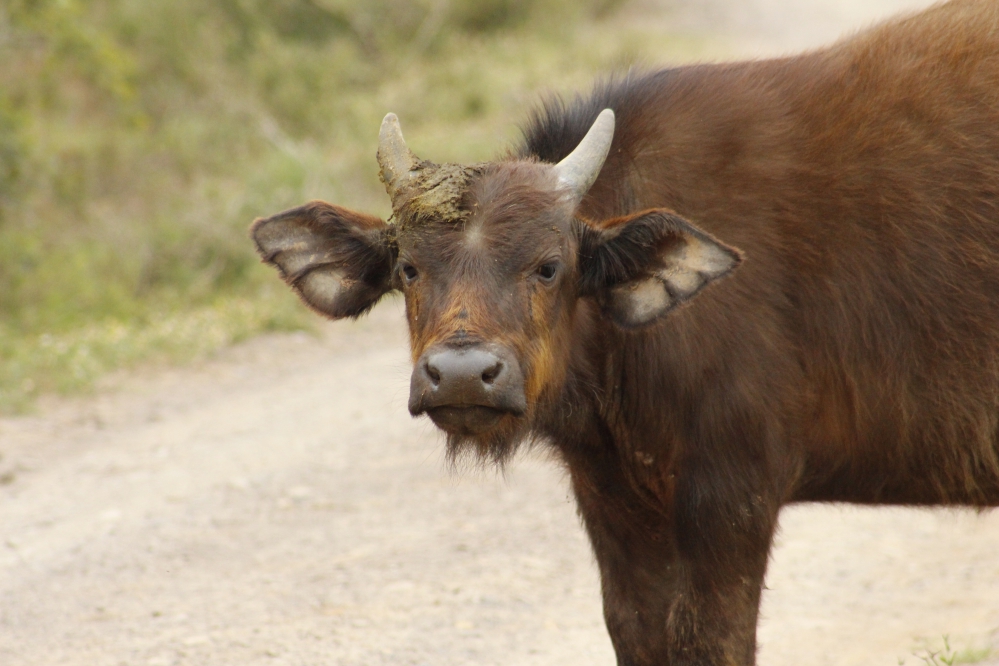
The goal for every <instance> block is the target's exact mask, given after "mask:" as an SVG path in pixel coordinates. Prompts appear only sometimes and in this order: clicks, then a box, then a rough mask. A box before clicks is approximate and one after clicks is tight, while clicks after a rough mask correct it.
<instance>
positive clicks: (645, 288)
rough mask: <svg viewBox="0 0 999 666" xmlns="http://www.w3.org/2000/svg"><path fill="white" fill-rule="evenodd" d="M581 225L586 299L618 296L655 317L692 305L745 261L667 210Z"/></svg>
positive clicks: (582, 273)
mask: <svg viewBox="0 0 999 666" xmlns="http://www.w3.org/2000/svg"><path fill="white" fill-rule="evenodd" d="M578 224H579V225H580V229H579V231H578V235H579V243H580V245H579V247H580V264H581V266H580V269H581V270H580V273H581V284H580V287H581V293H582V294H584V295H592V294H597V293H598V292H599V293H603V294H605V296H606V294H607V292H608V291H613V292H615V294H617V296H615V297H614V298H615V300H618V301H620V300H622V299H624V300H627V301H636V303H637V302H638V301H641V302H642V303H643V304H644V305H643V307H645V309H647V310H648V313H649V315H650V316H651V315H652V313H653V312H656V313H657V314H655V315H654V316H659V314H661V312H665V311H667V310H669V309H672V308H673V307H675V306H676V305H678V304H679V303H681V302H683V301H686V300H688V299H689V298H691V297H692V296H693V295H694V294H696V293H697V292H698V291H700V290H701V289H702V288H703V287H704V286H706V285H707V284H709V283H710V282H713V281H714V280H717V279H719V278H722V277H725V276H726V275H728V274H729V273H731V272H732V271H733V270H735V268H736V267H737V266H738V265H739V263H740V262H741V261H742V256H741V253H740V252H739V251H738V250H736V249H734V248H731V247H729V246H727V245H725V244H724V243H722V242H721V241H719V240H717V239H715V238H713V237H712V236H710V235H709V234H707V233H705V232H704V231H701V230H700V229H698V228H696V227H695V226H693V225H692V224H690V223H689V222H687V221H686V220H684V219H683V218H682V217H680V216H678V215H676V214H675V213H673V212H672V211H669V210H665V209H652V210H647V211H643V212H641V213H637V214H635V215H630V216H627V217H622V218H617V219H614V220H610V221H608V222H606V223H605V224H603V225H602V226H601V228H596V227H593V226H591V225H588V224H585V223H584V222H582V221H579V222H578ZM622 290H624V291H622ZM630 292H634V293H633V294H631V295H628V294H629V293H630ZM653 295H654V296H655V298H653ZM605 300H606V298H605ZM629 307H630V306H629Z"/></svg>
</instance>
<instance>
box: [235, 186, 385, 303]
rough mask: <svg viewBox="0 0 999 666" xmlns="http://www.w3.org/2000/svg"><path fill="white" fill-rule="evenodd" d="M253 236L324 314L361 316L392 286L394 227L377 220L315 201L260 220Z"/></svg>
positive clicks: (287, 279)
mask: <svg viewBox="0 0 999 666" xmlns="http://www.w3.org/2000/svg"><path fill="white" fill-rule="evenodd" d="M250 234H251V236H252V237H253V240H254V242H255V243H256V245H257V251H258V252H259V253H260V255H261V257H262V258H263V260H264V262H266V263H268V264H271V265H273V266H275V267H276V268H277V269H278V271H279V272H280V273H281V277H282V278H283V279H284V281H285V282H287V283H288V285H289V286H290V287H291V288H292V289H294V290H295V291H296V292H297V293H298V295H299V296H301V298H302V300H303V301H304V302H305V303H306V304H307V305H308V306H309V307H311V308H312V309H314V310H316V311H317V312H319V313H320V314H323V315H326V316H328V317H331V318H334V319H339V318H341V317H357V316H359V315H361V314H363V313H364V312H366V311H367V310H368V309H369V308H370V307H371V306H372V305H374V304H375V302H376V301H377V300H378V299H379V298H380V297H381V296H382V294H384V293H385V292H387V291H389V290H390V289H391V288H392V284H391V272H392V265H393V263H394V261H395V242H394V240H395V239H394V235H393V229H392V228H391V227H390V226H389V225H386V224H385V223H384V222H383V221H382V220H380V219H379V218H377V217H373V216H370V215H364V214H362V213H357V212H354V211H350V210H347V209H344V208H340V207H339V206H334V205H332V204H328V203H326V202H324V201H313V202H310V203H308V204H305V205H304V206H299V207H298V208H293V209H291V210H288V211H285V212H283V213H279V214H277V215H274V216H272V217H269V218H265V219H258V220H256V221H255V222H254V223H253V226H252V227H251V229H250Z"/></svg>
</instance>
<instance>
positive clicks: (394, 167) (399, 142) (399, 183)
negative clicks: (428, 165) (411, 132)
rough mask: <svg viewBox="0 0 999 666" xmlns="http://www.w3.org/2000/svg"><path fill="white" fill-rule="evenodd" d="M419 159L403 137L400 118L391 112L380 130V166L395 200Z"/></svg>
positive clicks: (383, 178)
mask: <svg viewBox="0 0 999 666" xmlns="http://www.w3.org/2000/svg"><path fill="white" fill-rule="evenodd" d="M418 161H419V160H417V159H416V156H415V155H413V153H411V152H410V151H409V148H407V147H406V140H405V139H403V138H402V128H401V127H400V126H399V118H398V117H397V116H396V115H395V114H394V113H389V114H388V115H386V116H385V119H384V120H382V128H381V130H379V132H378V166H379V167H380V168H381V178H382V181H383V182H384V183H385V189H387V190H388V193H389V196H390V197H392V200H393V202H394V201H395V197H396V193H397V192H398V191H399V190H400V189H401V188H402V187H404V186H405V184H406V181H407V180H409V172H410V171H411V170H412V169H413V166H414V165H415V164H416V163H417V162H418Z"/></svg>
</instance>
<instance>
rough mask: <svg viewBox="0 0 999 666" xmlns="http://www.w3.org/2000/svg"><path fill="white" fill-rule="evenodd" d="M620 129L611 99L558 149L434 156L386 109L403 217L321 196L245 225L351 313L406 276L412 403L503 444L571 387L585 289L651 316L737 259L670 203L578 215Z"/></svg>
mask: <svg viewBox="0 0 999 666" xmlns="http://www.w3.org/2000/svg"><path fill="white" fill-rule="evenodd" d="M612 136H613V114H612V113H610V112H609V111H605V112H604V113H603V114H601V116H600V117H599V118H598V119H597V121H596V122H595V124H594V128H593V129H591V131H590V133H589V134H588V135H587V137H586V138H585V139H584V140H583V142H582V143H581V144H580V145H579V147H578V148H577V149H576V150H575V151H574V152H573V153H572V154H571V155H569V156H568V157H567V158H566V159H565V160H563V162H562V163H559V164H558V165H551V164H542V163H538V162H535V161H530V160H507V161H501V162H496V163H490V164H479V165H472V166H461V165H435V164H432V163H430V162H425V161H422V160H419V159H418V158H416V157H415V156H414V155H412V154H411V153H409V151H408V149H406V147H405V143H404V142H403V141H402V135H401V132H400V131H399V129H398V121H397V120H396V119H395V117H394V116H392V115H391V114H390V116H389V117H387V118H386V121H385V123H384V124H383V128H382V136H381V145H380V147H379V163H380V164H381V166H382V171H381V175H382V178H383V180H384V181H385V182H386V187H387V189H388V192H389V195H390V196H391V198H392V202H393V213H394V217H395V223H394V224H386V223H385V222H383V221H382V220H379V219H377V218H372V217H370V216H366V215H362V214H359V213H355V212H353V211H349V210H346V209H343V208H339V207H336V206H333V205H331V204H327V203H324V202H312V203H310V204H306V205H305V206H302V207H299V208H296V209H293V210H290V211H286V212H284V213H280V214H278V215H275V216H273V217H271V218H266V219H260V220H257V221H256V222H255V223H254V225H253V227H252V230H251V233H252V236H253V238H254V240H255V242H256V244H257V249H258V250H259V252H260V254H261V255H262V257H263V259H264V261H266V262H268V263H271V264H273V265H275V266H276V267H277V268H278V270H279V271H280V272H281V275H282V277H283V278H284V279H285V281H286V282H287V283H288V284H289V285H290V286H291V287H292V288H293V289H295V290H296V291H297V292H298V294H299V295H300V296H301V297H302V299H303V300H304V301H305V302H306V303H307V304H308V305H309V306H310V307H312V308H313V309H315V310H317V311H318V312H320V313H321V314H323V315H326V316H328V317H331V318H334V319H336V318H342V317H356V316H358V315H360V314H362V313H364V312H365V311H367V309H368V308H370V307H371V306H372V305H373V304H374V303H375V302H376V301H377V300H378V299H379V298H380V297H381V296H382V295H383V294H385V293H386V292H388V291H390V290H393V289H397V290H400V291H402V292H403V294H404V295H405V299H406V314H407V318H408V321H409V331H410V343H411V350H412V357H413V364H414V370H413V375H412V380H411V385H410V399H409V409H410V412H411V413H412V414H413V415H414V416H417V415H422V414H427V415H428V416H429V417H430V418H431V419H432V420H433V421H434V423H435V424H436V425H437V426H438V427H440V428H441V429H442V430H444V431H445V432H446V433H447V435H448V442H449V449H450V451H451V453H452V454H454V453H458V452H460V451H463V450H466V449H471V450H473V451H475V452H477V453H478V454H479V455H480V456H483V457H486V458H491V459H494V460H502V459H503V458H504V457H505V456H507V455H508V454H509V453H510V452H511V451H512V450H513V449H514V446H515V444H516V443H517V442H519V441H521V440H523V439H524V438H525V437H529V436H530V435H531V434H532V432H533V433H538V432H543V430H544V428H543V427H539V426H540V424H542V423H543V422H544V420H545V419H547V418H552V414H553V413H555V412H557V411H558V408H559V404H560V402H563V401H562V400H561V396H562V392H563V391H564V390H565V387H566V384H567V382H566V379H567V375H568V374H569V373H570V372H571V371H572V370H571V368H572V364H573V356H572V355H573V351H572V350H573V349H574V348H578V346H579V344H578V342H579V341H578V340H575V336H576V330H577V329H578V323H579V317H580V316H582V315H581V314H580V307H581V306H580V303H583V302H586V303H588V304H589V305H587V306H585V307H583V309H584V310H585V312H586V313H587V314H586V315H585V316H586V317H590V318H592V317H597V318H601V317H603V318H607V319H610V320H612V321H613V322H614V323H615V325H617V326H619V327H625V328H636V327H642V326H645V325H649V324H652V323H653V322H655V321H657V320H659V319H660V318H661V317H662V316H663V315H664V314H666V313H667V312H669V311H670V310H671V309H673V308H674V307H676V306H677V305H679V304H681V303H683V302H685V301H687V300H688V299H690V298H691V297H692V296H694V294H696V293H697V292H699V291H700V290H701V289H702V288H703V287H704V286H706V285H707V284H709V283H710V282H712V281H714V280H716V279H718V278H720V277H722V276H724V275H726V274H728V273H729V272H730V271H732V270H733V269H734V268H735V266H736V265H737V264H738V262H739V260H740V258H739V254H738V252H737V251H735V250H733V249H731V248H729V247H726V246H725V245H723V244H721V243H720V242H718V241H717V240H715V239H714V238H712V237H710V236H708V235H707V234H705V233H704V232H702V231H700V230H698V229H696V228H695V227H693V226H692V225H691V224H689V223H688V222H686V221H685V220H683V219H682V218H680V217H678V216H676V215H675V214H673V213H672V212H670V211H668V210H665V209H651V210H646V211H642V212H639V213H635V214H631V215H627V216H624V217H620V218H615V219H611V220H603V221H601V222H600V223H599V224H595V223H594V222H592V221H589V220H586V219H583V218H581V217H580V216H579V211H578V207H579V203H580V201H581V199H582V197H583V196H584V195H585V193H586V191H587V190H588V189H589V187H590V185H591V184H592V183H593V181H594V179H596V177H597V174H598V173H599V171H600V168H601V166H602V164H603V161H604V158H605V157H606V155H607V152H608V150H609V148H610V146H611V137H612ZM576 353H577V354H578V351H577V352H576Z"/></svg>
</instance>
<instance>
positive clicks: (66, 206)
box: [0, 0, 701, 412]
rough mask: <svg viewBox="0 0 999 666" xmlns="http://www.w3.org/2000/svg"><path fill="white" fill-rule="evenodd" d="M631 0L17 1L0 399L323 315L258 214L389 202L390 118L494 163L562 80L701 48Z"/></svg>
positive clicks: (1, 227) (13, 403)
mask: <svg viewBox="0 0 999 666" xmlns="http://www.w3.org/2000/svg"><path fill="white" fill-rule="evenodd" d="M646 10H648V7H643V6H641V5H640V4H636V3H635V2H627V0H365V1H359V0H171V1H170V2H156V1H154V0H0V412H2V411H11V410H15V411H16V410H21V409H24V408H26V407H28V406H30V404H31V400H32V398H33V397H34V396H35V395H37V394H38V393H39V392H46V391H53V390H57V391H71V390H76V389H79V388H81V387H86V386H88V385H90V384H91V383H92V381H93V380H94V378H96V377H98V376H100V375H101V373H103V372H106V371H107V370H109V369H112V368H115V367H120V366H122V365H126V364H131V363H135V362H137V361H141V360H147V359H164V360H169V361H176V360H180V359H186V358H192V357H196V356H199V355H202V354H205V353H210V352H211V351H212V350H214V349H216V348H218V347H219V346H222V345H225V344H228V343H230V342H232V341H234V340H237V339H240V338H243V337H246V336H248V335H252V334H254V333H257V332H259V331H264V330H275V329H289V328H300V327H306V326H309V325H310V324H309V322H310V321H312V320H311V319H310V318H309V317H308V316H307V315H304V314H303V311H302V310H301V309H300V308H299V307H298V306H297V304H296V303H295V302H294V300H293V299H292V298H291V297H290V295H289V294H287V293H285V289H284V288H283V286H282V285H281V284H280V283H279V281H277V280H276V279H274V276H273V275H272V274H271V273H270V272H269V271H267V270H266V269H265V268H263V267H262V266H260V265H259V263H258V261H257V259H256V257H255V255H254V253H253V251H252V248H251V246H250V243H249V242H248V240H247V237H246V227H247V225H248V223H249V222H250V221H251V220H252V219H253V218H254V217H256V216H260V215H266V214H271V213H273V212H276V211H278V210H280V209H282V208H286V207H290V206H293V205H297V204H299V203H301V202H303V201H305V200H307V199H311V198H322V199H327V200H330V201H335V202H337V203H339V204H341V205H345V206H348V207H354V208H358V209H363V210H367V211H370V212H374V213H378V214H383V215H384V214H387V212H388V210H387V198H386V197H385V196H384V192H383V190H382V188H381V186H380V184H379V183H378V180H377V176H376V171H377V170H376V168H375V163H374V151H375V147H376V140H377V131H378V125H379V122H380V119H381V118H382V116H383V115H384V114H385V113H386V112H387V111H389V110H392V111H396V112H397V113H398V114H399V115H400V117H401V118H402V121H403V126H404V129H405V131H406V134H407V138H408V140H409V142H410V145H411V146H412V147H413V148H414V149H415V150H416V151H417V152H418V153H420V154H424V155H426V156H427V157H430V158H432V159H435V160H454V161H469V160H480V159H487V158H488V157H489V156H490V155H492V154H495V153H496V152H499V151H502V150H503V149H504V148H505V147H506V146H507V145H508V144H509V142H510V141H511V140H512V139H514V138H515V137H516V131H517V130H516V126H515V122H516V120H517V119H519V118H522V117H523V116H524V114H525V112H526V110H527V109H528V108H529V107H530V106H531V104H532V103H533V102H534V101H535V100H536V99H537V97H538V95H539V92H542V91H545V90H552V89H554V90H559V91H570V90H581V89H585V88H587V87H588V85H589V81H590V79H591V78H592V76H593V75H594V74H595V73H598V72H607V71H610V70H619V69H622V68H625V67H627V66H629V65H631V64H633V63H635V62H640V61H645V62H650V63H662V62H669V61H671V60H677V59H689V58H690V57H692V56H696V55H697V54H698V53H699V50H700V49H701V45H700V44H698V43H697V42H694V41H691V39H690V38H685V39H679V38H671V37H670V36H669V35H668V34H665V33H664V31H663V30H662V29H661V28H659V27H657V26H656V25H655V24H650V22H649V21H647V20H645V18H646V16H647V11H646Z"/></svg>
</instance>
